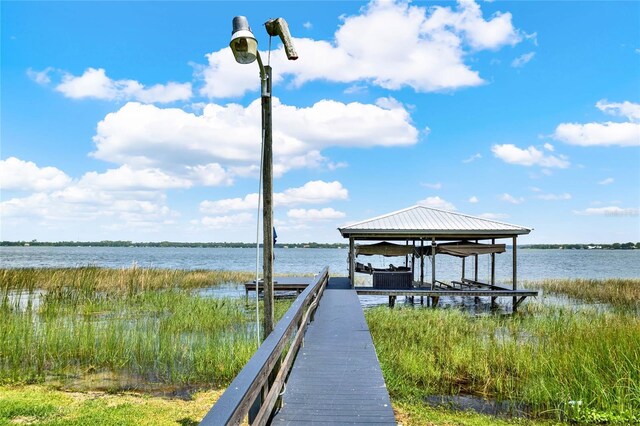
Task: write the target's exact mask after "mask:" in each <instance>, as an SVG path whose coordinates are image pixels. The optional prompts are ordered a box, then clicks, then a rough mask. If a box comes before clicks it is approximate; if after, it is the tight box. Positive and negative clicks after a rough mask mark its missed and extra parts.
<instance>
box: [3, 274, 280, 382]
mask: <svg viewBox="0 0 640 426" xmlns="http://www.w3.org/2000/svg"><path fill="white" fill-rule="evenodd" d="M1 276H2V278H3V280H2V287H0V289H1V290H0V296H2V297H0V315H1V316H2V318H3V321H1V322H0V383H14V382H17V383H25V382H42V381H44V380H45V379H48V378H51V377H52V376H57V377H69V376H81V375H83V374H85V373H94V372H112V373H116V374H124V375H127V376H130V377H131V378H133V379H134V380H133V381H134V382H135V380H138V381H139V382H140V383H141V384H142V383H143V382H157V383H164V384H172V385H177V386H185V385H186V386H194V385H195V386H205V387H220V386H225V385H226V384H228V383H229V382H230V381H231V380H232V379H233V377H235V375H236V374H237V373H238V372H239V371H240V369H241V368H242V367H243V366H244V364H245V363H246V362H247V361H248V359H249V358H250V357H251V355H252V354H253V352H254V351H255V346H256V345H255V324H253V320H254V313H253V312H252V309H253V308H252V307H250V306H246V305H245V302H244V299H242V298H233V299H232V298H223V299H219V298H206V297H200V296H198V295H197V294H198V293H197V292H196V291H194V289H195V288H197V287H198V286H203V287H204V286H211V285H214V284H216V283H223V282H236V283H237V282H239V281H240V282H241V281H245V280H246V279H248V277H249V276H250V274H249V273H221V272H219V271H211V272H210V271H165V270H147V269H138V268H129V269H126V270H105V269H101V268H93V267H87V268H74V269H56V270H38V269H23V270H3V271H2V272H1ZM41 289H43V291H41ZM289 304H290V301H287V300H284V301H277V302H276V315H277V316H278V317H279V316H281V315H282V314H283V313H284V311H285V310H286V308H287V307H288V306H289Z"/></svg>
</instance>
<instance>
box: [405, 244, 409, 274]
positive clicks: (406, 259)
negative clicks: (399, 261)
mask: <svg viewBox="0 0 640 426" xmlns="http://www.w3.org/2000/svg"><path fill="white" fill-rule="evenodd" d="M404 243H405V244H404V245H405V246H408V245H409V240H406V241H405V242H404ZM404 266H405V268H408V267H409V255H408V254H405V255H404Z"/></svg>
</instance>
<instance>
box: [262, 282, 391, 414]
mask: <svg viewBox="0 0 640 426" xmlns="http://www.w3.org/2000/svg"><path fill="white" fill-rule="evenodd" d="M343 281H344V279H340V278H338V279H335V278H332V279H331V280H330V282H329V285H328V287H327V289H326V290H325V292H324V295H323V296H322V299H321V301H320V304H319V306H318V310H317V312H316V315H315V320H314V321H312V322H311V323H310V325H309V328H308V329H307V333H306V335H305V340H304V347H302V348H300V351H299V353H298V356H297V358H296V361H295V363H294V365H293V369H292V370H291V374H290V376H289V380H288V381H287V386H286V391H285V393H284V396H283V401H284V404H283V407H282V409H281V410H280V411H279V412H278V413H277V414H276V416H275V418H274V419H273V422H272V424H275V425H300V424H305V425H306V424H325V425H327V424H331V425H346V424H376V425H396V421H395V417H394V414H393V409H392V407H391V401H390V400H389V393H388V392H387V387H386V385H385V383H384V379H383V378H382V370H381V369H380V363H379V362H378V357H377V356H376V352H375V348H374V346H373V340H372V339H371V333H370V332H369V327H368V326H367V323H366V321H365V319H364V313H363V312H362V306H361V305H360V300H359V299H358V296H357V294H356V292H355V291H354V290H352V289H348V288H347V289H344V287H349V286H348V280H347V285H346V286H345V283H344V282H343ZM341 288H342V289H341Z"/></svg>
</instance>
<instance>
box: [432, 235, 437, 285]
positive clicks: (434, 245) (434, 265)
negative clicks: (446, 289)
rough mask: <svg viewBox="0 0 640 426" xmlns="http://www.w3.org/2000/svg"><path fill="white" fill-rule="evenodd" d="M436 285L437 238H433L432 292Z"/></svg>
mask: <svg viewBox="0 0 640 426" xmlns="http://www.w3.org/2000/svg"><path fill="white" fill-rule="evenodd" d="M434 285H436V237H432V238H431V290H433V286H434Z"/></svg>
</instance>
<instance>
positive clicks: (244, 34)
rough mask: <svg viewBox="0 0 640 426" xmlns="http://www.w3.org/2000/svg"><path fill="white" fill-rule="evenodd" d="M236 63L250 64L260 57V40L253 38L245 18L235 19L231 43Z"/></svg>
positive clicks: (238, 17) (237, 17)
mask: <svg viewBox="0 0 640 426" xmlns="http://www.w3.org/2000/svg"><path fill="white" fill-rule="evenodd" d="M229 47H231V51H232V52H233V56H234V57H235V58H236V62H238V63H240V64H250V63H252V62H253V61H255V60H256V57H257V56H258V40H256V38H255V37H254V36H253V33H252V32H251V28H249V21H247V18H245V17H244V16H236V17H235V18H233V32H232V34H231V42H230V43H229Z"/></svg>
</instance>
